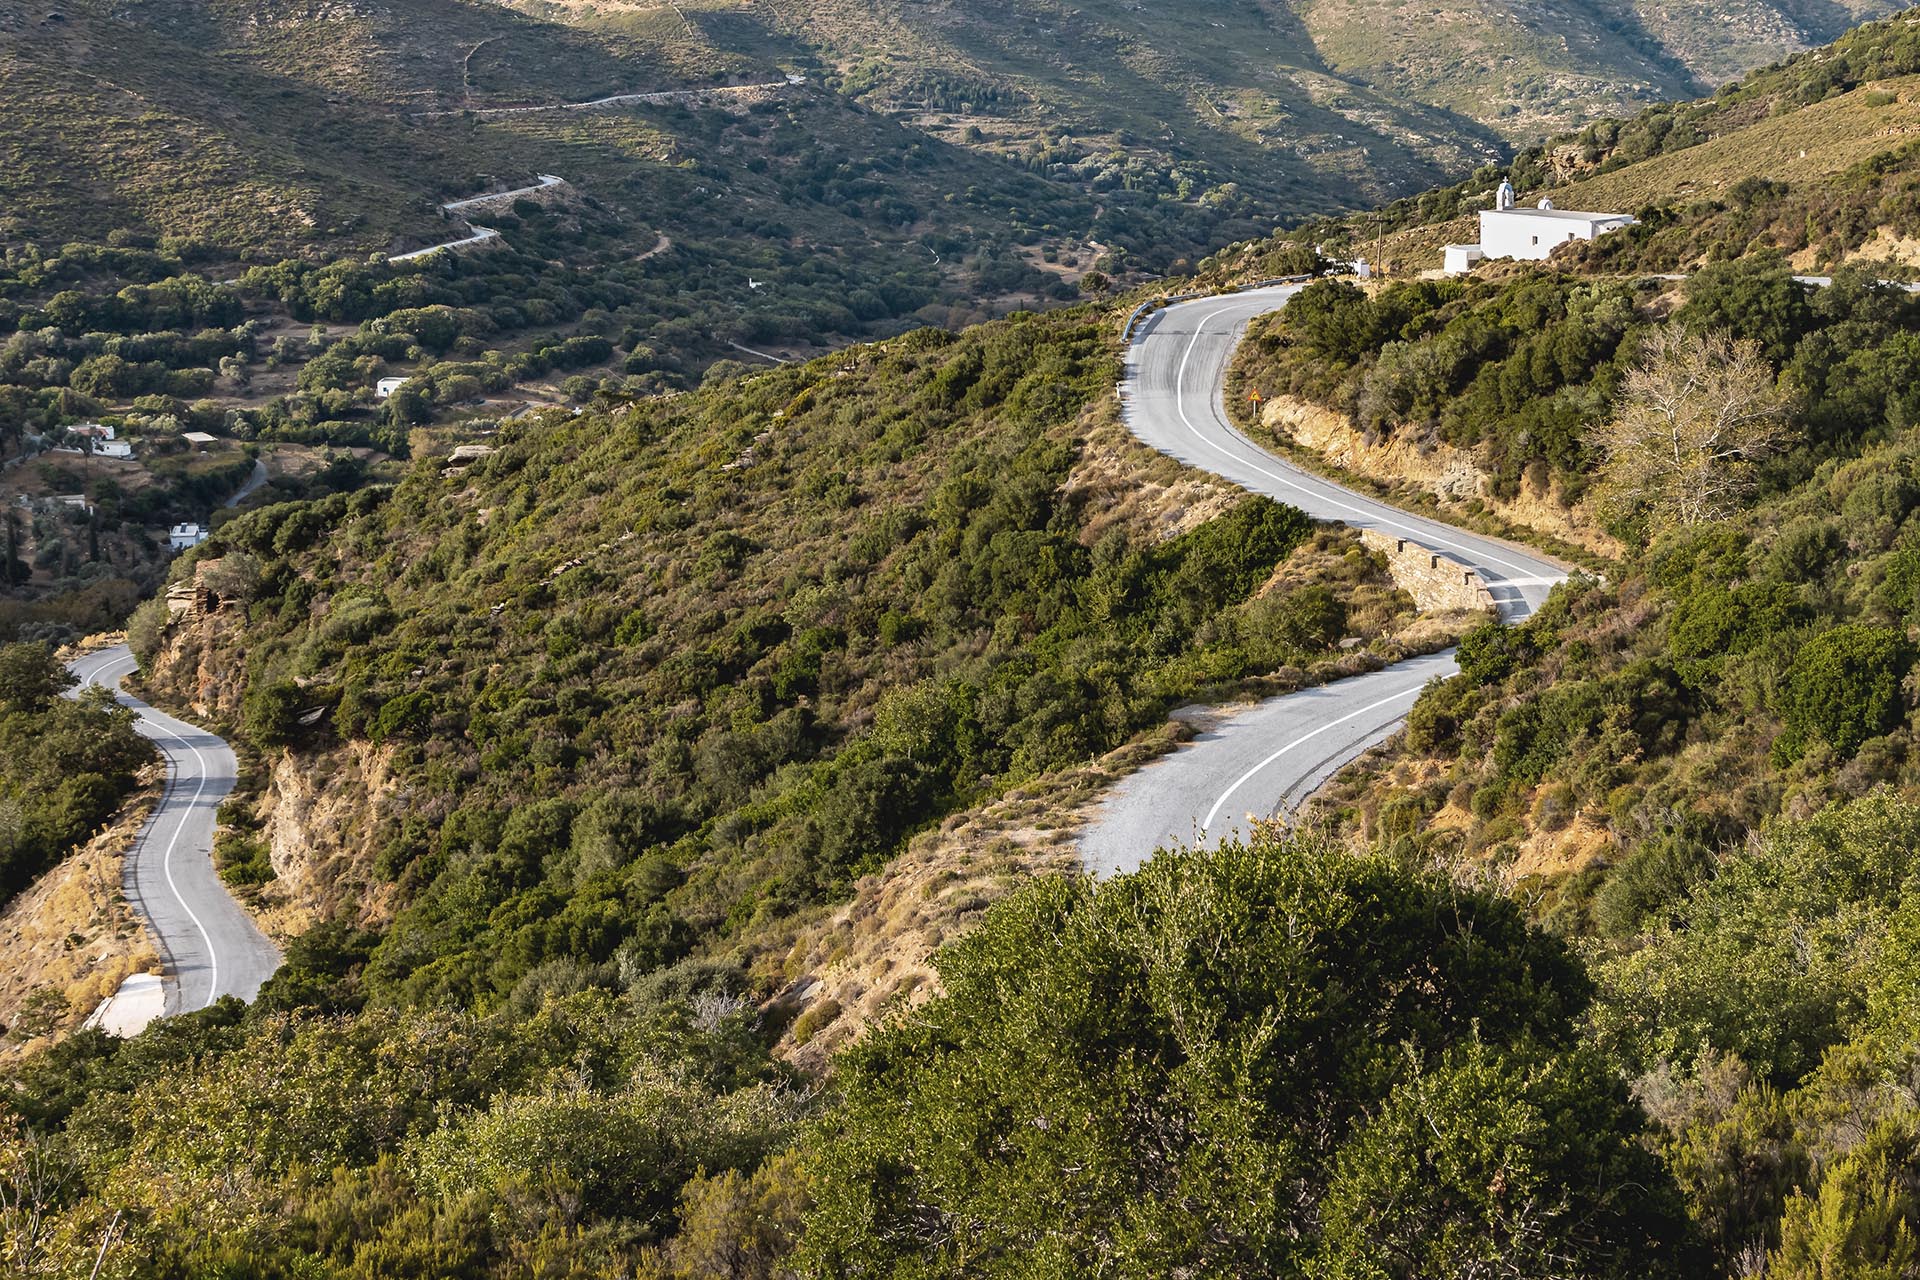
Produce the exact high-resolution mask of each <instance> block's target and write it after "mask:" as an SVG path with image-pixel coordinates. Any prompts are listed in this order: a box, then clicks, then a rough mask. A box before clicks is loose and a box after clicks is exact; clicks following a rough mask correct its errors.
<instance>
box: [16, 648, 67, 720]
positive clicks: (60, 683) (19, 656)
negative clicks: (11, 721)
mask: <svg viewBox="0 0 1920 1280" xmlns="http://www.w3.org/2000/svg"><path fill="white" fill-rule="evenodd" d="M75 683H76V681H75V680H74V677H73V674H72V673H71V672H69V671H68V670H67V669H66V668H65V667H64V666H62V665H61V664H60V660H59V659H58V658H56V657H54V656H53V647H52V646H51V645H45V644H10V645H4V646H0V710H6V711H15V712H28V713H31V712H35V711H39V710H41V709H43V708H44V707H46V706H47V705H48V704H49V703H51V702H52V701H53V700H54V699H55V698H57V697H59V696H60V695H61V694H62V693H65V692H66V691H67V690H68V689H71V688H72V687H73V686H74V684H75Z"/></svg>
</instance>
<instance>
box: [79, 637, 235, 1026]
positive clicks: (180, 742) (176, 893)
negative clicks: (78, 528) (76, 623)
mask: <svg viewBox="0 0 1920 1280" xmlns="http://www.w3.org/2000/svg"><path fill="white" fill-rule="evenodd" d="M135 666H136V667H137V666H138V663H135ZM129 669H132V668H129ZM87 683H88V684H89V685H99V684H100V672H99V670H98V669H96V670H94V671H92V672H90V673H88V676H87ZM100 687H101V688H108V686H106V685H100ZM112 691H113V692H116V693H117V692H118V690H117V688H116V689H114V690H112ZM147 723H148V724H149V725H151V726H152V727H153V728H154V729H155V730H156V731H158V732H159V733H163V734H165V735H166V736H167V737H168V738H170V739H172V740H173V742H174V743H175V744H176V745H177V746H180V747H183V748H185V749H186V750H188V751H191V752H193V758H194V760H195V761H196V762H197V763H198V764H199V766H200V773H199V776H198V777H196V778H195V779H194V785H193V799H192V800H191V801H189V802H188V805H187V807H188V808H189V809H192V808H193V807H195V806H197V805H198V804H199V803H200V797H201V796H203V795H205V794H206V790H207V758H206V757H205V756H203V755H201V754H200V748H198V747H196V746H194V745H193V744H192V743H191V742H188V741H187V740H186V739H185V738H183V737H181V736H180V735H179V734H177V733H175V732H174V731H173V730H171V729H169V728H167V727H166V726H165V725H163V724H161V723H160V722H159V721H158V719H154V720H149V721H147ZM185 829H186V818H185V815H183V814H175V815H174V819H173V839H171V840H169V841H167V851H166V853H164V854H162V855H161V858H160V869H161V870H162V871H164V872H165V873H166V876H167V888H169V889H171V890H172V891H173V898H174V901H176V902H178V903H179V904H180V909H181V910H182V911H185V912H186V913H187V919H189V920H191V921H193V927H194V928H196V929H198V930H199V931H200V938H201V940H202V941H203V942H205V943H206V944H207V1003H206V1004H204V1005H202V1006H200V1007H201V1008H203V1009H204V1008H207V1007H209V1006H211V1005H212V1004H213V1002H214V1001H215V1000H217V999H219V997H220V952H219V950H218V949H216V948H215V946H214V944H213V934H212V933H210V932H209V931H208V930H207V926H206V924H205V923H204V922H203V921H202V920H201V919H200V917H199V915H198V914H197V913H196V912H195V911H194V909H193V907H192V906H191V905H190V904H189V903H188V902H187V896H186V895H185V894H183V893H181V892H180V884H179V882H178V881H177V880H175V879H174V878H173V854H174V850H176V849H178V848H179V847H180V834H181V832H182V831H184V830H185ZM208 858H209V859H211V858H212V853H211V851H209V853H208ZM156 932H157V930H156ZM180 977H181V975H179V974H177V973H176V974H175V975H174V976H173V978H174V982H175V984H176V988H175V989H176V990H179V991H181V993H182V998H181V1003H182V1004H185V1003H186V999H185V988H184V984H182V983H181V982H180ZM182 1012H183V1013H187V1012H192V1010H186V1009H183V1010H182Z"/></svg>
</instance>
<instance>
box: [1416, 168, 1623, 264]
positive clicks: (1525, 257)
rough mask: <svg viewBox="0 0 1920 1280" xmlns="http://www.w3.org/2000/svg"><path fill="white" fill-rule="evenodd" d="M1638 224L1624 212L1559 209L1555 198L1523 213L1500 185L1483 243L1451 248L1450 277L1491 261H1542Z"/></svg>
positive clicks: (1486, 213)
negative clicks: (1573, 245)
mask: <svg viewBox="0 0 1920 1280" xmlns="http://www.w3.org/2000/svg"><path fill="white" fill-rule="evenodd" d="M1636 221H1638V219H1636V218H1634V217H1633V216H1631V215H1630V214H1625V213H1586V212H1582V211H1579V210H1574V209H1556V208H1554V207H1553V201H1552V200H1542V201H1541V202H1540V204H1539V207H1538V208H1533V209H1522V208H1519V207H1517V204H1516V202H1515V199H1514V190H1513V184H1512V183H1511V182H1502V183H1501V184H1500V190H1499V191H1498V192H1497V193H1496V194H1495V195H1494V198H1493V208H1491V209H1483V210H1482V211H1481V213H1480V243H1478V244H1450V245H1448V246H1447V247H1446V257H1445V268H1446V271H1447V273H1448V274H1449V275H1461V274H1464V273H1466V272H1468V271H1471V270H1473V269H1474V267H1475V266H1477V265H1478V264H1479V263H1480V262H1481V261H1483V260H1485V259H1488V258H1517V259H1520V260H1521V261H1523V262H1544V261H1545V260H1546V259H1547V257H1548V256H1549V255H1551V254H1552V253H1553V251H1554V250H1555V249H1557V248H1559V247H1560V246H1561V245H1563V244H1566V243H1567V242H1568V241H1570V240H1597V239H1599V238H1600V237H1601V236H1603V235H1605V234H1607V232H1609V231H1618V230H1620V229H1621V228H1622V227H1630V226H1632V225H1633V224H1634V223H1635V222H1636Z"/></svg>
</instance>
